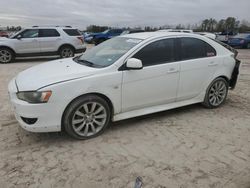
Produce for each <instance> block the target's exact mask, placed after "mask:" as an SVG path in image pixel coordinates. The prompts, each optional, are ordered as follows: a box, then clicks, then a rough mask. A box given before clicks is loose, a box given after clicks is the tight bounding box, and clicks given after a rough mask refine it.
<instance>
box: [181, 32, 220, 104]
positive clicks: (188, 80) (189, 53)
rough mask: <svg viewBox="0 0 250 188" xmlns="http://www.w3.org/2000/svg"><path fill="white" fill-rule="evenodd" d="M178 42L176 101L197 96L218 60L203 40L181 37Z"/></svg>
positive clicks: (211, 74)
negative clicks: (179, 68)
mask: <svg viewBox="0 0 250 188" xmlns="http://www.w3.org/2000/svg"><path fill="white" fill-rule="evenodd" d="M177 40H178V41H179V43H178V44H179V50H178V56H179V58H180V60H181V61H180V66H181V72H180V82H179V89H178V95H177V100H178V101H181V100H187V99H191V98H193V97H196V96H197V95H199V94H200V93H201V92H202V91H203V90H204V87H205V86H206V85H207V82H208V81H209V80H210V79H211V77H212V76H213V75H214V73H215V70H216V68H217V66H218V65H219V63H220V62H219V61H220V59H218V58H217V57H216V51H215V49H214V48H213V47H212V46H210V45H209V44H208V43H206V42H205V41H203V40H200V39H197V38H191V37H182V38H178V39H177Z"/></svg>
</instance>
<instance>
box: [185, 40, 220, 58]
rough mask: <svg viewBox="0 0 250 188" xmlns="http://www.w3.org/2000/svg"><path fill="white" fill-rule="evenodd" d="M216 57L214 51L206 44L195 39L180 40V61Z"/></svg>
mask: <svg viewBox="0 0 250 188" xmlns="http://www.w3.org/2000/svg"><path fill="white" fill-rule="evenodd" d="M211 56H216V51H215V49H214V48H213V47H212V46H210V45H209V44H207V43H206V42H204V41H202V40H200V39H196V38H182V39H181V57H182V60H188V59H197V58H203V57H211Z"/></svg>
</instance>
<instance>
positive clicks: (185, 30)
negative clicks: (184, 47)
mask: <svg viewBox="0 0 250 188" xmlns="http://www.w3.org/2000/svg"><path fill="white" fill-rule="evenodd" d="M158 32H180V33H193V30H191V29H160V30H158Z"/></svg>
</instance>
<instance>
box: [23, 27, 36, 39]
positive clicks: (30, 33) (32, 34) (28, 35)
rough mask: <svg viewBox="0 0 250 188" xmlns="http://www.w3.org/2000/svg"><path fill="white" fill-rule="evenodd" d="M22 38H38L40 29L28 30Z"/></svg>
mask: <svg viewBox="0 0 250 188" xmlns="http://www.w3.org/2000/svg"><path fill="white" fill-rule="evenodd" d="M21 36H22V38H36V37H38V29H26V30H25V31H23V32H22V33H21Z"/></svg>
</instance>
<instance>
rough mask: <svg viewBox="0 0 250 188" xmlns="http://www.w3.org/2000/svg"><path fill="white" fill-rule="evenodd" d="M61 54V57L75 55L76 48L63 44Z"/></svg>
mask: <svg viewBox="0 0 250 188" xmlns="http://www.w3.org/2000/svg"><path fill="white" fill-rule="evenodd" d="M59 55H60V57H61V58H68V57H74V55H75V50H74V48H72V47H71V46H62V47H61V48H60V49H59Z"/></svg>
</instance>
